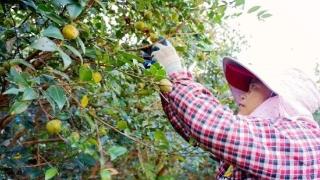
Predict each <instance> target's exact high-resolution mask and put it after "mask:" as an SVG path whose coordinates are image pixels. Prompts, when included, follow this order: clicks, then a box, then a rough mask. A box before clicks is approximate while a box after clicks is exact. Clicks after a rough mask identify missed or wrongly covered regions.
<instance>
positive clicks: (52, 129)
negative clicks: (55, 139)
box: [46, 119, 62, 134]
mask: <svg viewBox="0 0 320 180" xmlns="http://www.w3.org/2000/svg"><path fill="white" fill-rule="evenodd" d="M61 124H62V122H61V121H60V120H59V119H54V120H51V121H49V122H47V125H46V128H47V131H48V132H49V133H50V134H58V133H59V132H60V131H61Z"/></svg>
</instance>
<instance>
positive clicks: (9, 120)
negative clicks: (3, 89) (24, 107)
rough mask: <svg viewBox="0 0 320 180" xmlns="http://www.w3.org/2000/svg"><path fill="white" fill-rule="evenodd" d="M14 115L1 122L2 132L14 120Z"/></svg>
mask: <svg viewBox="0 0 320 180" xmlns="http://www.w3.org/2000/svg"><path fill="white" fill-rule="evenodd" d="M14 117H15V116H14V115H6V116H5V117H3V118H2V119H1V120H0V131H1V130H2V129H3V128H5V127H6V126H7V125H8V124H9V123H10V122H11V121H12V119H13V118H14Z"/></svg>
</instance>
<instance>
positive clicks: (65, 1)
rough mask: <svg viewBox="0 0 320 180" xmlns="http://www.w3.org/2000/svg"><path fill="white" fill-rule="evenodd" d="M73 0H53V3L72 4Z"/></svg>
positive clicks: (59, 5)
mask: <svg viewBox="0 0 320 180" xmlns="http://www.w3.org/2000/svg"><path fill="white" fill-rule="evenodd" d="M72 3H73V0H54V1H53V4H54V5H55V6H57V7H61V8H62V7H64V6H65V5H67V4H72Z"/></svg>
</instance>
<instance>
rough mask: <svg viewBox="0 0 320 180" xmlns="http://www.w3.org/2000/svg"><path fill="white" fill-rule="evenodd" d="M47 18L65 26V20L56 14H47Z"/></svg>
mask: <svg viewBox="0 0 320 180" xmlns="http://www.w3.org/2000/svg"><path fill="white" fill-rule="evenodd" d="M45 16H47V17H48V18H49V19H50V20H52V21H53V22H55V23H57V24H59V25H63V24H65V20H64V19H63V18H61V17H60V16H59V15H57V14H55V13H45Z"/></svg>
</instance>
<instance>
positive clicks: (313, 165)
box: [161, 71, 320, 179]
mask: <svg viewBox="0 0 320 180" xmlns="http://www.w3.org/2000/svg"><path fill="white" fill-rule="evenodd" d="M170 79H171V81H172V83H173V84H174V85H173V90H172V92H170V93H167V94H163V95H162V97H161V99H162V105H163V109H164V111H165V113H166V114H167V116H168V119H169V120H170V122H171V123H172V125H173V127H174V128H175V129H176V130H177V131H178V132H179V133H180V134H181V135H182V136H183V137H184V138H185V139H189V138H190V137H192V138H194V139H196V140H197V142H198V143H199V144H200V145H201V146H202V147H204V148H205V149H207V150H209V151H210V152H211V153H213V154H214V156H215V157H218V158H220V159H221V160H223V161H225V162H227V163H229V164H232V165H234V166H236V167H237V168H239V169H241V170H243V171H246V172H247V173H250V174H252V175H253V176H257V177H261V178H266V179H270V178H272V179H296V178H298V179H305V178H306V179H317V178H320V168H319V167H320V138H319V137H320V131H319V126H318V125H317V124H315V123H313V122H311V121H307V120H306V121H304V120H301V121H299V122H296V121H291V120H289V119H262V118H253V117H247V116H241V115H234V113H233V111H231V110H230V109H229V108H228V107H226V106H223V105H221V104H220V103H219V101H218V100H217V99H216V98H215V97H214V96H213V94H212V93H211V92H209V90H207V89H206V88H205V87H203V86H202V85H201V84H199V83H196V82H194V81H193V79H192V75H191V73H190V72H187V71H182V72H175V73H173V74H171V75H170Z"/></svg>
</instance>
